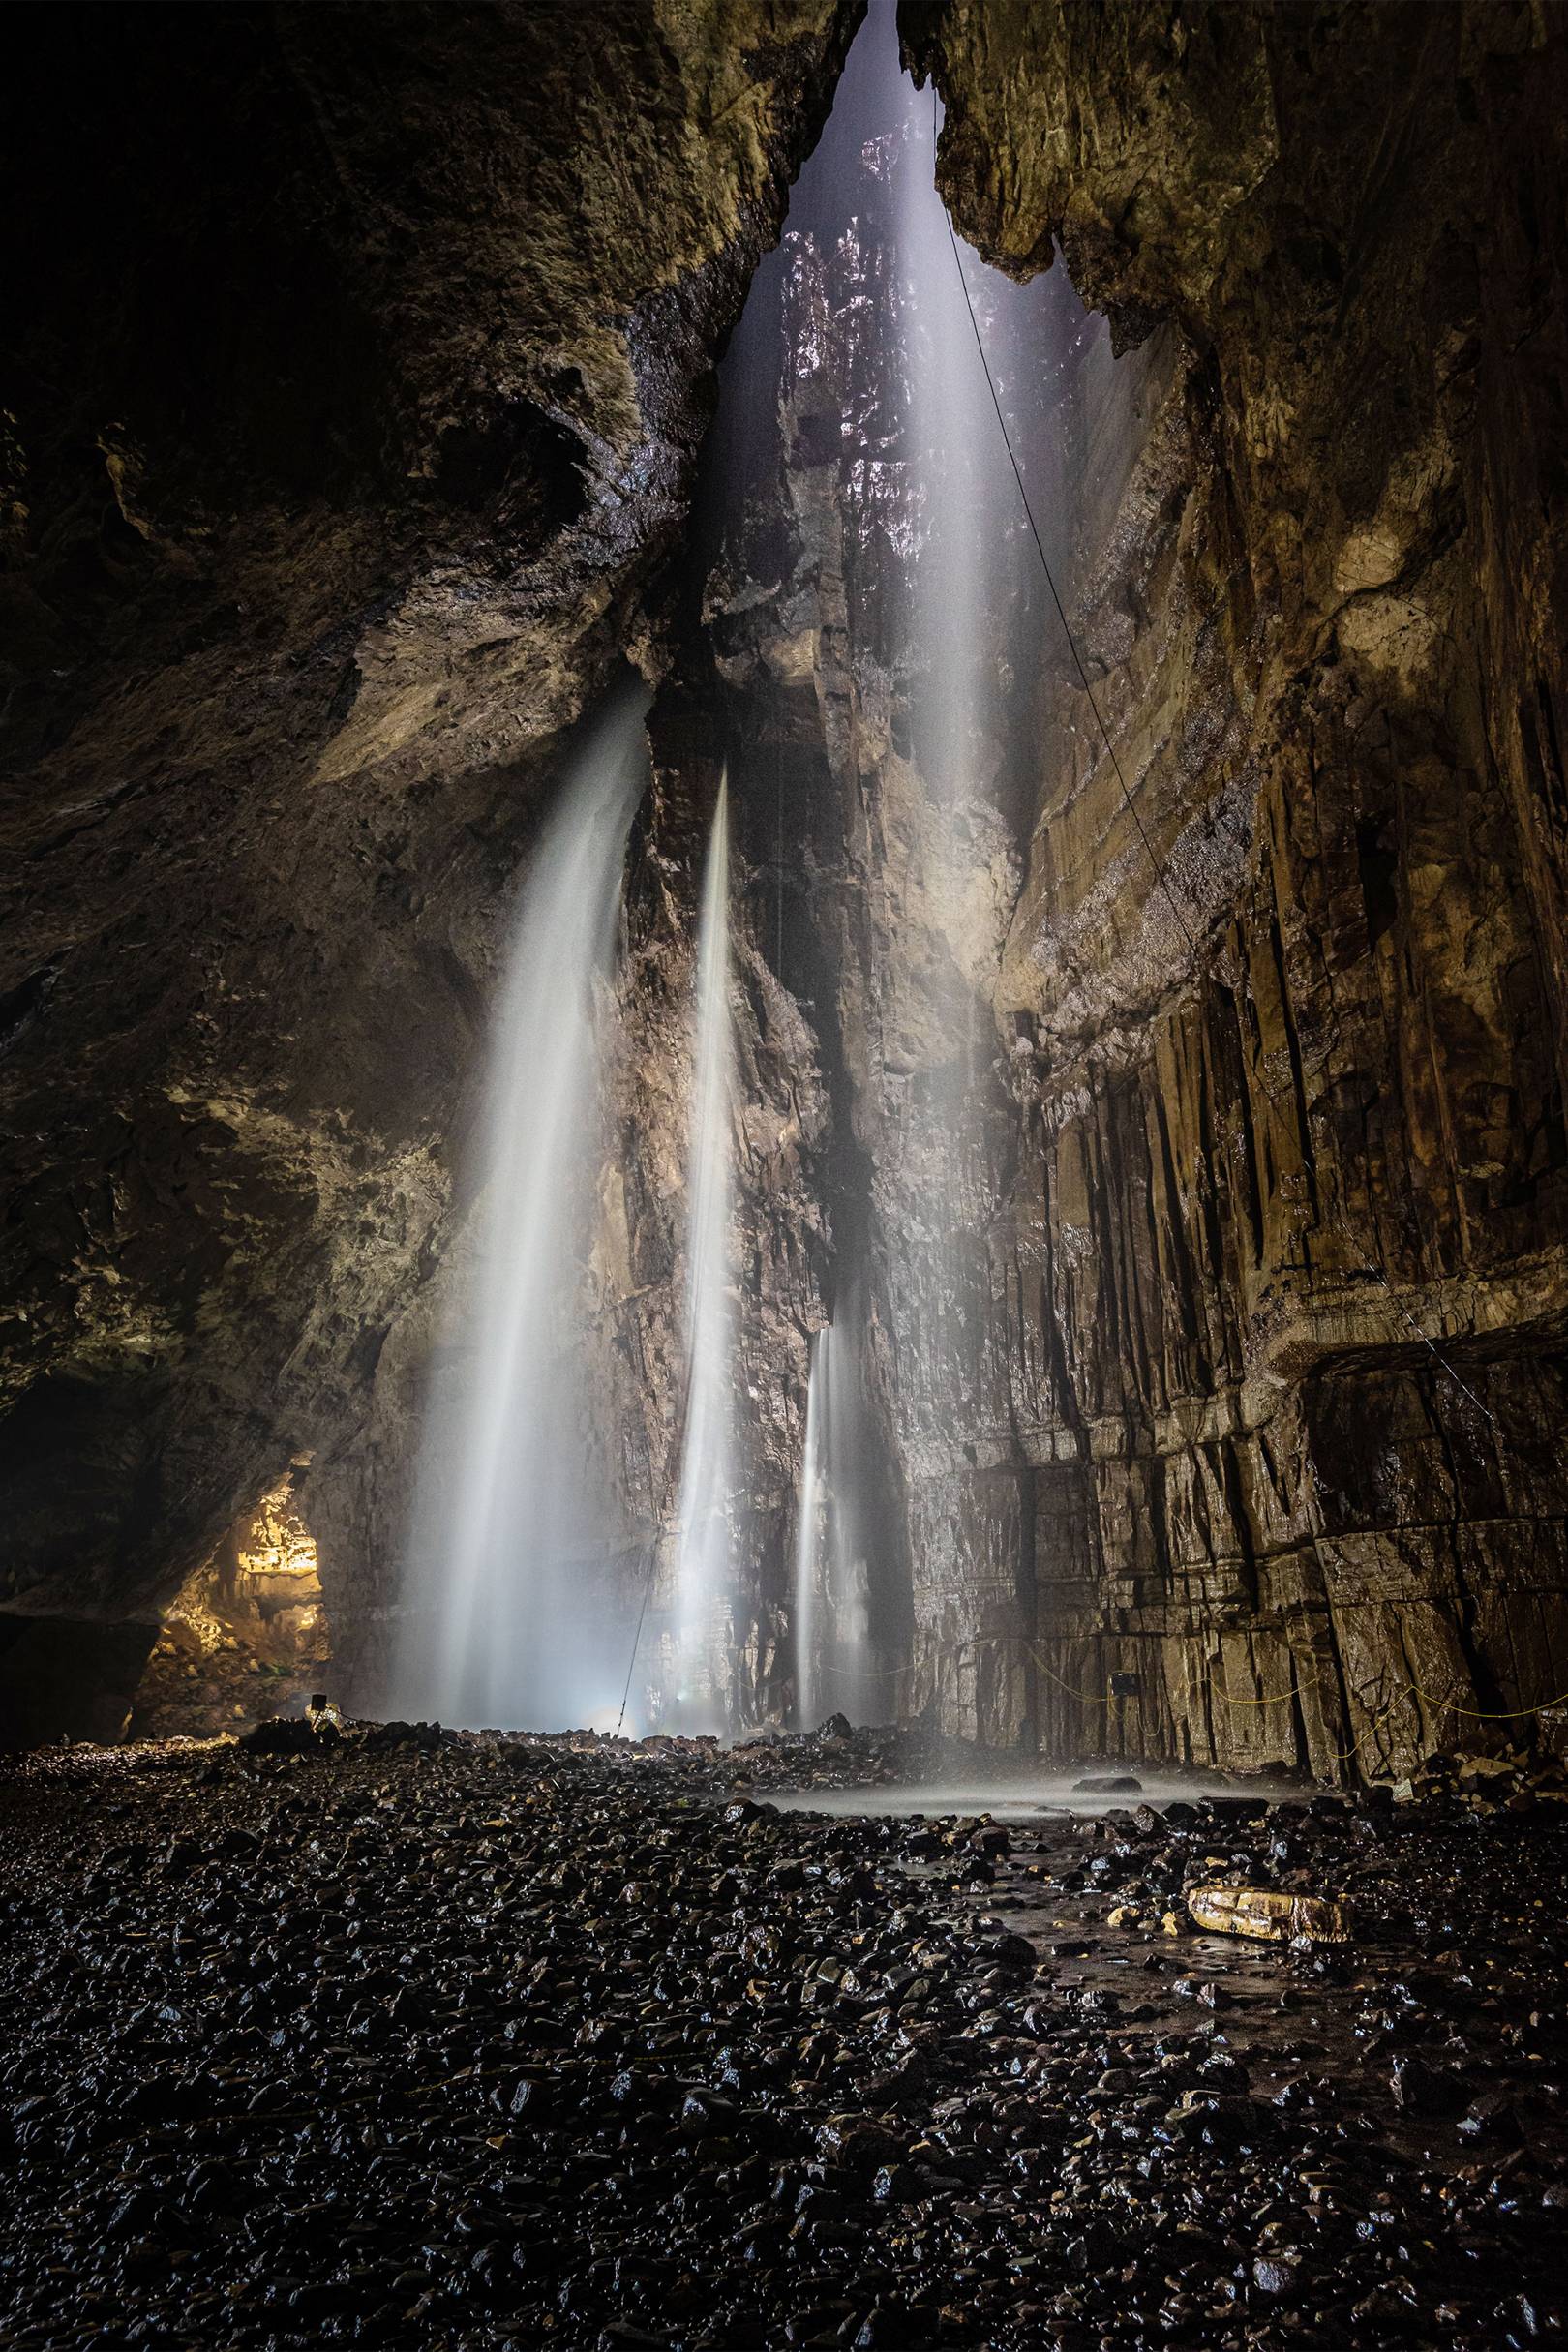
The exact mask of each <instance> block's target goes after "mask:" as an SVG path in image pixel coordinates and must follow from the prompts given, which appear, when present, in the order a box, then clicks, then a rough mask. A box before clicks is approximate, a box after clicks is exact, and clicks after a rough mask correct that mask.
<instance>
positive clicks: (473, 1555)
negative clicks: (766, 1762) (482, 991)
mask: <svg viewBox="0 0 1568 2352" xmlns="http://www.w3.org/2000/svg"><path fill="white" fill-rule="evenodd" d="M646 709H647V696H646V694H644V693H642V692H641V691H640V690H636V689H627V690H626V691H625V692H624V693H623V694H621V695H620V696H618V698H617V700H616V701H615V702H614V703H613V704H612V705H611V706H610V708H609V709H607V711H606V712H605V713H604V715H603V716H602V717H601V718H600V720H599V722H598V724H597V725H596V726H595V728H594V729H593V730H592V732H591V734H590V735H589V737H588V739H587V741H586V742H585V743H584V745H583V747H582V749H581V750H580V752H579V754H578V756H577V758H576V759H575V760H574V762H573V764H572V767H571V769H570V772H569V774H568V776H567V779H566V782H565V784H564V787H563V789H562V792H561V797H560V799H559V801H558V805H557V807H556V809H555V811H554V812H553V814H552V816H551V818H550V821H549V823H548V825H547V827H546V829H545V832H544V835H543V838H542V839H541V841H540V843H539V846H538V849H537V851H536V853H535V855H534V857H533V859H532V860H531V862H530V865H529V867H528V878H527V881H526V883H525V885H524V888H523V890H522V893H521V895H520V897H519V900H518V904H517V911H516V916H515V919H514V922H513V928H512V940H511V949H510V954H509V959H508V964H507V969H506V975H505V980H504V985H503V989H502V993H501V998H500V1002H499V1005H498V1009H497V1012H496V1016H495V1024H494V1031H493V1036H492V1042H491V1049H490V1063H489V1070H488V1074H487V1079H486V1088H485V1111H484V1123H483V1129H482V1133H481V1138H480V1142H479V1146H478V1150H479V1158H480V1174H481V1178H482V1191H481V1192H480V1196H479V1202H478V1207H477V1210H476V1212H475V1216H476V1228H477V1230H476V1249H475V1259H476V1262H475V1264H474V1267H473V1280H472V1283H471V1296H470V1297H469V1298H468V1299H467V1302H466V1303H465V1305H464V1307H463V1309H462V1311H461V1312H460V1314H459V1316H458V1318H457V1320H456V1327H455V1329H454V1330H453V1331H452V1332H451V1334H450V1336H449V1345H450V1348H451V1352H452V1355H453V1357H454V1358H455V1363H454V1365H453V1368H452V1370H451V1371H450V1372H448V1373H447V1374H446V1375H445V1377H444V1378H443V1379H442V1380H441V1381H440V1382H439V1384H438V1387H437V1395H436V1398H435V1400H434V1403H433V1408H432V1411H431V1413H430V1416H429V1424H428V1430H427V1437H426V1442H425V1446H424V1450H423V1453H422V1456H421V1462H420V1471H419V1482H418V1489H417V1495H416V1505H415V1514H414V1528H413V1539H412V1543H411V1545H410V1549H409V1554H408V1559H407V1576H406V1596H407V1607H406V1609H405V1612H404V1613H403V1619H402V1629H403V1630H402V1640H401V1642H400V1644H399V1654H398V1658H397V1662H396V1678H395V1690H396V1697H397V1704H398V1706H399V1708H400V1710H401V1711H402V1712H404V1713H405V1714H408V1715H422V1716H423V1715H436V1716H438V1717H439V1718H441V1719H442V1720H443V1721H445V1722H448V1723H456V1724H467V1725H469V1726H472V1727H483V1726H485V1725H497V1726H500V1727H504V1728H509V1729H514V1730H553V1729H558V1728H560V1727H561V1726H562V1725H569V1724H572V1723H580V1722H583V1721H586V1720H587V1719H588V1716H589V1715H590V1714H591V1713H592V1712H593V1711H594V1710H595V1709H596V1708H601V1707H602V1706H603V1705H604V1704H605V1702H606V1700H607V1699H608V1698H609V1697H611V1696H612V1695H613V1693H614V1692H615V1691H616V1690H617V1689H618V1684H619V1680H620V1674H621V1673H622V1672H623V1666H622V1665H621V1664H620V1663H619V1650H620V1644H621V1643H622V1639H623V1637H622V1635H621V1633H620V1630H619V1628H618V1625H617V1624H616V1623H615V1622H614V1621H607V1612H606V1611H605V1609H604V1608H603V1606H602V1605H600V1606H595V1605H594V1601H593V1597H592V1594H591V1590H590V1587H589V1585H588V1583H587V1581H586V1579H585V1569H586V1567H588V1566H589V1565H591V1564H593V1563H591V1562H590V1560H589V1557H588V1555H589V1553H590V1552H591V1551H592V1549H593V1546H594V1539H595V1533H596V1530H595V1528H594V1526H593V1522H592V1517H591V1511H590V1493H591V1487H590V1480H589V1475H588V1447H587V1442H586V1438H585V1429H586V1421H587V1415H586V1397H585V1377H584V1349H585V1344H586V1334H587V1321H586V1309H585V1302H584V1300H583V1298H582V1296H581V1294H580V1275H579V1268H580V1265H581V1263H582V1260H583V1256H584V1254H585V1250H586V1223H587V1208H588V1202H589V1201H590V1199H591V1196H592V1192H593V1186H592V1184H591V1182H590V1181H589V1179H590V1174H591V1169H592V1164H593V1161H594V1157H595V1147H596V1145H597V1144H598V1143H599V1141H600V1131H599V1055H598V1049H597V1041H596V1037H595V1020H594V995H595V988H596V985H597V984H598V983H601V982H603V981H604V980H606V979H607V978H608V975H609V971H610V964H611V958H612V952H613V948H614V938H615V929H616V916H617V910H618V899H619V890H620V877H621V869H622V864H623V861H624V857H625V844H626V834H627V829H628V827H629V825H630V823H631V817H632V811H633V809H634V808H635V806H636V803H637V800H638V798H639V796H640V794H641V791H642V784H643V772H644V756H645V755H644V739H643V717H644V713H645V711H646ZM597 1532H598V1533H599V1535H600V1537H601V1540H602V1530H599V1531H597Z"/></svg>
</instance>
